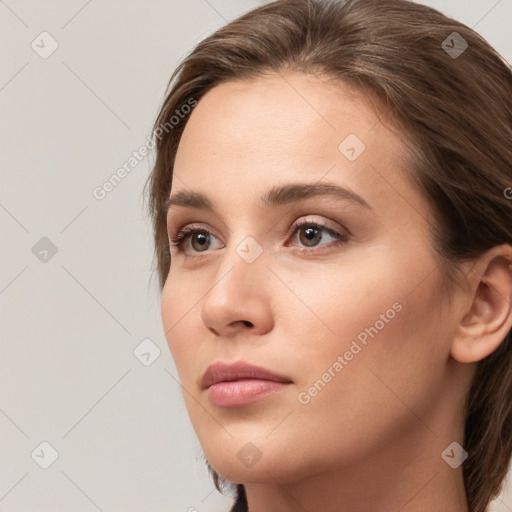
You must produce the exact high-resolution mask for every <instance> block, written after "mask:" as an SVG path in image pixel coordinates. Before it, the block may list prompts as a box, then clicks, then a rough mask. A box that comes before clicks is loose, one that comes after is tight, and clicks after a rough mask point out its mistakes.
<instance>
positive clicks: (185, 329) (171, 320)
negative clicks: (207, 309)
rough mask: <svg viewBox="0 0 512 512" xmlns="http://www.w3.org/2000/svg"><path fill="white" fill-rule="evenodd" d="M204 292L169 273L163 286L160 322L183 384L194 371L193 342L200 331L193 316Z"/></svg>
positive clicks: (189, 380)
mask: <svg viewBox="0 0 512 512" xmlns="http://www.w3.org/2000/svg"><path fill="white" fill-rule="evenodd" d="M171 283H172V284H171ZM203 294H204V292H201V291H200V290H198V289H197V287H193V286H190V285H189V284H187V283H186V282H185V281H184V280H182V279H173V278H172V277H171V276H169V278H168V279H167V281H166V284H165V286H164V288H163V290H162V299H161V315H162V325H163V329H164V332H165V336H166V338H167V344H168V346H169V349H170V351H171V355H172V358H173V360H174V362H175V365H176V369H177V371H178V374H179V377H180V381H181V382H182V384H184V385H185V384H186V383H188V382H191V376H192V375H195V374H196V370H195V368H194V362H196V364H197V357H196V351H195V350H194V346H195V344H197V343H198V340H199V339H200V334H199V332H197V327H198V324H197V321H194V320H193V319H194V317H197V315H198V312H197V308H198V307H199V303H200V300H201V296H202V295H203ZM203 337H204V333H203Z"/></svg>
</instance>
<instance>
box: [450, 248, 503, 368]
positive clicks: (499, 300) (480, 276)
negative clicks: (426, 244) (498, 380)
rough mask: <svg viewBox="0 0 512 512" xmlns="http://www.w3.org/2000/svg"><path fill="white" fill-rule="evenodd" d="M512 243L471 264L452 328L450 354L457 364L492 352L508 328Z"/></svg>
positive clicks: (478, 359)
mask: <svg viewBox="0 0 512 512" xmlns="http://www.w3.org/2000/svg"><path fill="white" fill-rule="evenodd" d="M511 261H512V246H509V245H502V246H498V247H494V248H493V249H492V250H490V251H489V252H487V253H486V254H485V255H483V256H482V257H481V258H480V260H479V261H478V263H477V264H476V265H475V266H474V267H473V269H472V271H471V276H469V277H468V279H469V280H470V282H471V286H470V288H469V291H468V292H467V294H468V295H467V298H468V299H469V300H468V301H467V302H466V304H468V303H469V304H470V307H469V310H468V311H467V312H466V313H465V314H464V315H463V317H462V318H461V320H460V321H459V323H458V325H457V326H456V329H455V334H454V338H453V340H452V345H451V350H450V355H451V356H452V357H453V358H454V359H455V360H457V361H459V362H461V363H473V362H477V361H480V360H482V359H484V358H485V357H487V356H488V355H489V354H491V353H492V352H494V351H495V350H496V349H497V348H498V347H499V346H500V344H501V343H502V342H503V340H504V339H505V338H506V337H507V335H508V334H509V332H510V330H511V329H512V263H511Z"/></svg>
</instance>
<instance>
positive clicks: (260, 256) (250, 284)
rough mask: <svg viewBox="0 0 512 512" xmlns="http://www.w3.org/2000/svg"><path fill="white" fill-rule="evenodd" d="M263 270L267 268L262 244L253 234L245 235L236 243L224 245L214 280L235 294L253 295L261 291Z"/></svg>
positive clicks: (263, 280) (242, 295) (265, 270)
mask: <svg viewBox="0 0 512 512" xmlns="http://www.w3.org/2000/svg"><path fill="white" fill-rule="evenodd" d="M239 238H240V237H239ZM265 272H267V273H268V269H267V268H266V266H265V254H264V250H263V246H262V245H261V244H260V243H259V242H258V241H257V240H256V239H255V238H254V237H253V236H251V235H245V236H243V237H242V239H241V240H240V241H239V242H238V243H236V242H235V243H231V244H229V245H228V246H227V247H226V249H225V252H224V255H223V256H222V262H221V263H220V265H219V268H218V272H217V281H216V282H217V283H218V284H219V285H220V287H222V288H226V291H227V292H228V293H231V294H234V295H236V296H240V297H249V296H255V295H256V294H258V293H259V292H262V291H263V287H262V286H261V285H262V284H264V282H265V281H266V280H265V279H264V274H265ZM222 283H223V284H222ZM248 292H251V293H248Z"/></svg>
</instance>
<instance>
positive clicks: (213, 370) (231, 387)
mask: <svg viewBox="0 0 512 512" xmlns="http://www.w3.org/2000/svg"><path fill="white" fill-rule="evenodd" d="M290 384H292V381H291V380H290V379H289V378H287V377H285V376H283V375H280V374H278V373H275V372H272V371H270V370H267V369H266V368H262V367H260V366H254V365H250V364H248V363H245V362H243V361H239V362H237V363H234V364H226V363H223V362H217V363H214V364H212V365H211V366H209V367H208V369H207V370H206V372H205V373H204V375H203V379H202V381H201V387H202V388H203V390H205V391H206V390H207V393H208V398H209V399H210V401H211V402H212V403H213V404H215V405H218V406H220V407H242V406H244V405H249V404H252V403H254V402H256V401H259V400H262V399H263V398H266V397H269V396H271V395H274V394H276V393H279V392H281V391H283V390H284V389H285V388H286V387H287V386H288V385H290Z"/></svg>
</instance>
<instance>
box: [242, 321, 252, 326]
mask: <svg viewBox="0 0 512 512" xmlns="http://www.w3.org/2000/svg"><path fill="white" fill-rule="evenodd" d="M242 322H243V324H244V325H246V326H247V327H253V324H252V323H251V322H249V320H242Z"/></svg>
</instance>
